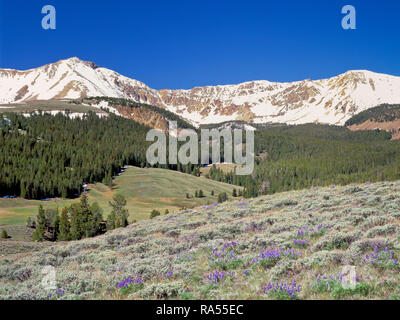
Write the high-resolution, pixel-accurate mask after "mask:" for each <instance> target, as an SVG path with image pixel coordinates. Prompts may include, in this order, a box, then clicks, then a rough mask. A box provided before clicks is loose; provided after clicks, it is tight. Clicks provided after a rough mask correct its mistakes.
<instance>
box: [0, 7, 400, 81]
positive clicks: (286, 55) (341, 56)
mask: <svg viewBox="0 0 400 320" xmlns="http://www.w3.org/2000/svg"><path fill="white" fill-rule="evenodd" d="M0 2H1V7H0V10H1V11H0V12H1V15H0V67H2V68H16V69H29V68H33V67H37V66H40V65H43V64H46V63H49V62H55V61H57V60H60V59H64V58H69V57H72V56H78V57H79V58H81V59H84V60H90V61H93V62H95V63H97V64H98V65H100V66H104V67H107V68H109V69H113V70H115V71H117V72H119V73H121V74H123V75H126V76H128V77H131V78H135V79H137V80H140V81H143V82H145V83H146V84H147V85H149V86H151V87H153V88H156V89H162V88H172V89H176V88H191V87H194V86H204V85H217V84H232V83H239V82H244V81H250V80H270V81H294V80H302V79H307V78H310V79H319V78H326V77H331V76H334V75H337V74H339V73H343V72H345V71H347V70H350V69H368V70H371V71H375V72H382V73H388V74H393V75H399V76H400V59H399V57H400V19H399V17H400V1H398V0H396V1H395V0H381V1H366V0H362V1H358V0H357V1H355V0H348V1H336V0H329V1H328V0H323V1H322V0H321V1H316V0H315V1H312V0H302V1H288V0H281V1H267V0H263V1H253V0H246V1H240V2H236V1H232V0H230V1H218V0H215V1H208V0H206V1H190V0H185V1H166V0H163V1H156V0H152V1H143V0H141V1H135V0H129V1H128V0H126V1H123V0H113V1H102V0H97V1H92V0H85V1H83V0H81V1H76V0H69V1H65V0H63V1H60V0H45V1H39V0H29V1H28V0H13V1H11V0H7V1H6V0H0ZM46 4H51V5H54V6H55V8H56V10H57V29H56V30H43V29H42V28H41V20H42V17H43V15H42V13H41V8H42V7H43V6H44V5H46ZM346 4H351V5H353V6H354V7H355V8H356V10H357V29H356V30H343V29H342V28H341V19H342V17H343V15H342V14H341V8H342V7H343V6H344V5H346Z"/></svg>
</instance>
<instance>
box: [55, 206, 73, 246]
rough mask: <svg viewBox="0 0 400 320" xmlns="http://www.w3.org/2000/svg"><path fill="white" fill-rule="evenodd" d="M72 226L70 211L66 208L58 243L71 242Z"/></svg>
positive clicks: (62, 216) (62, 214)
mask: <svg viewBox="0 0 400 320" xmlns="http://www.w3.org/2000/svg"><path fill="white" fill-rule="evenodd" d="M70 229H71V225H70V221H69V217H68V209H67V208H64V209H63V210H62V212H61V219H60V226H59V233H58V238H57V240H58V241H69V240H71V230H70Z"/></svg>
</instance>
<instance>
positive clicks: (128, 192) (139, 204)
mask: <svg viewBox="0 0 400 320" xmlns="http://www.w3.org/2000/svg"><path fill="white" fill-rule="evenodd" d="M234 188H236V189H240V187H237V186H232V185H229V184H226V183H221V182H217V181H212V180H209V179H205V178H202V177H200V178H199V177H195V176H192V175H188V174H185V173H181V172H176V171H171V170H165V169H153V168H149V169H146V168H144V169H142V168H137V167H129V168H127V169H126V171H125V172H124V173H122V174H121V175H120V176H117V177H116V178H115V179H114V180H113V186H112V188H110V187H108V186H106V185H104V184H102V183H96V184H92V185H89V186H88V195H89V201H90V202H95V201H97V202H98V203H99V205H100V207H101V208H102V209H103V210H104V216H106V215H108V214H109V213H110V211H111V208H110V206H109V205H108V202H109V201H110V200H111V199H112V197H113V195H114V194H116V193H121V194H122V195H123V196H124V197H125V198H126V199H127V209H128V210H129V214H130V215H129V219H130V221H134V220H136V221H140V220H145V219H148V218H149V216H150V213H151V211H152V210H153V209H156V210H159V211H160V212H161V213H164V212H165V210H166V209H168V210H169V211H170V212H173V211H177V210H179V209H180V208H183V207H186V208H193V207H195V206H199V205H203V204H204V205H205V204H209V203H215V202H216V201H217V197H218V193H221V192H226V193H227V194H228V197H229V196H230V195H231V194H232V191H233V189H234ZM200 189H201V190H203V193H204V197H203V198H195V197H194V194H195V192H196V190H200ZM212 190H214V196H211V191H212ZM186 193H188V194H189V195H190V198H187V197H186ZM78 201H79V199H73V200H70V199H55V200H50V201H39V200H25V199H21V198H17V199H0V225H16V224H24V223H25V222H26V220H27V218H28V217H33V216H35V215H36V213H37V210H38V206H39V205H43V207H44V208H45V209H47V208H57V207H58V208H60V209H61V208H63V207H64V206H67V205H71V204H72V203H75V202H78Z"/></svg>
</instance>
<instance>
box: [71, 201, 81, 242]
mask: <svg viewBox="0 0 400 320" xmlns="http://www.w3.org/2000/svg"><path fill="white" fill-rule="evenodd" d="M69 210H70V217H71V240H80V239H82V235H83V226H82V219H81V217H80V208H79V205H78V204H74V205H72V206H71V207H70V209H69Z"/></svg>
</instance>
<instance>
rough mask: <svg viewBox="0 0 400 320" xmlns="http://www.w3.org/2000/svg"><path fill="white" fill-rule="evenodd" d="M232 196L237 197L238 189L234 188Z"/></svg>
mask: <svg viewBox="0 0 400 320" xmlns="http://www.w3.org/2000/svg"><path fill="white" fill-rule="evenodd" d="M232 197H237V193H236V189H233V191H232Z"/></svg>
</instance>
